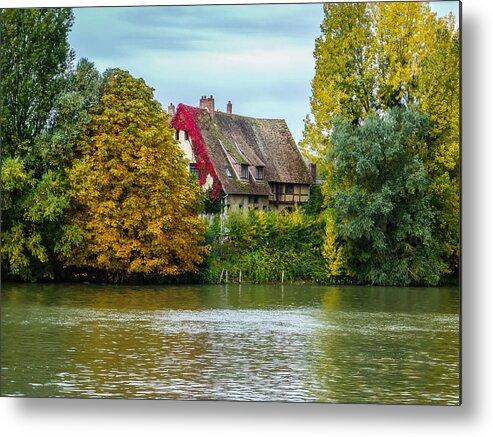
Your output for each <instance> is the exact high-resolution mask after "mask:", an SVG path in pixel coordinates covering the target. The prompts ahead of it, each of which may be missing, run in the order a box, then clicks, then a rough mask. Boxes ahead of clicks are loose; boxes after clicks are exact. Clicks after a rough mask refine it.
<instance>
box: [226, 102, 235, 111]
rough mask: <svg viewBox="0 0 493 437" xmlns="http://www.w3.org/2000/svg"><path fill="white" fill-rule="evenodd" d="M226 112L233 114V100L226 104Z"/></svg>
mask: <svg viewBox="0 0 493 437" xmlns="http://www.w3.org/2000/svg"><path fill="white" fill-rule="evenodd" d="M226 112H227V113H228V114H232V113H233V104H232V103H231V100H229V101H228V104H227V105H226Z"/></svg>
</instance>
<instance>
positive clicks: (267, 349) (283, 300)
mask: <svg viewBox="0 0 493 437" xmlns="http://www.w3.org/2000/svg"><path fill="white" fill-rule="evenodd" d="M1 302H2V307H1V369H2V371H1V386H0V390H1V394H2V395H3V396H28V397H78V398H99V397H105V398H145V399H220V400H242V401H247V400H254V401H293V402H331V403H367V402H370V403H380V404H382V403H383V404H388V403H398V404H449V405H457V404H458V403H459V370H460V366H459V290H458V288H449V287H443V288H385V287H349V286H344V287H334V286H332V287H322V286H310V285H303V286H296V285H289V286H288V285H286V286H278V285H238V284H228V285H221V286H219V285H211V286H205V285H193V286H123V285H118V286H116V285H115V286H112V285H81V284H2V296H1Z"/></svg>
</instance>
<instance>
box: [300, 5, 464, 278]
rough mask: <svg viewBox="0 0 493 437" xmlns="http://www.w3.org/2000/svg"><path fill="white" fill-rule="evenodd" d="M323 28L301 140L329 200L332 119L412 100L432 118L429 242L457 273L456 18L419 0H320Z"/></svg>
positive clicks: (425, 154) (353, 119) (445, 269)
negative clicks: (322, 176)
mask: <svg viewBox="0 0 493 437" xmlns="http://www.w3.org/2000/svg"><path fill="white" fill-rule="evenodd" d="M321 32H322V33H321V36H320V37H319V38H318V39H317V40H316V43H315V51H314V55H315V59H316V71H315V77H314V79H313V81H312V98H311V115H310V116H308V117H307V119H306V122H305V132H304V139H303V141H302V144H301V146H302V148H303V149H304V153H305V154H306V155H307V156H311V158H312V159H313V160H315V161H318V163H319V164H320V166H321V167H322V169H323V170H324V171H325V173H326V177H327V179H326V183H325V184H324V186H323V192H324V196H325V199H326V202H330V200H331V196H332V191H333V189H332V188H333V181H332V171H333V159H334V156H332V155H331V153H332V148H333V145H332V144H331V132H332V129H333V127H334V123H335V121H336V120H338V119H339V120H341V119H345V120H347V121H348V122H349V123H351V124H352V125H353V126H354V127H357V126H360V125H361V124H362V123H363V122H364V120H365V119H366V118H368V117H369V116H371V114H374V113H376V114H382V113H384V112H386V111H388V110H390V109H392V108H396V107H409V106H410V105H415V107H416V108H418V110H419V111H420V112H422V113H424V114H426V115H427V116H428V119H429V135H428V137H427V146H426V147H424V148H422V150H421V152H420V156H419V158H420V159H421V160H422V161H423V163H424V165H425V169H426V171H427V174H428V177H429V178H430V183H429V188H428V190H429V192H430V195H431V203H432V205H433V208H432V209H433V244H435V245H436V248H437V250H438V251H439V252H440V253H441V255H440V260H441V272H442V274H445V275H446V274H449V273H453V272H457V267H458V256H459V77H458V75H459V34H458V30H457V29H456V28H455V22H454V19H453V17H452V16H449V17H447V18H438V17H437V16H436V14H434V13H433V12H432V11H431V9H430V7H429V5H428V4H426V3H423V2H376V3H340V4H325V5H324V20H323V23H322V25H321ZM329 158H330V159H329ZM334 220H335V217H333V216H331V217H329V220H328V222H329V225H330V226H329V227H328V230H327V232H328V233H327V240H326V244H327V243H328V242H330V244H332V245H337V244H338V243H337V235H336V234H335V233H334V232H335V231H334V229H335V228H334V227H333V225H334V224H336V223H334ZM333 250H336V248H333ZM330 251H331V250H328V252H330Z"/></svg>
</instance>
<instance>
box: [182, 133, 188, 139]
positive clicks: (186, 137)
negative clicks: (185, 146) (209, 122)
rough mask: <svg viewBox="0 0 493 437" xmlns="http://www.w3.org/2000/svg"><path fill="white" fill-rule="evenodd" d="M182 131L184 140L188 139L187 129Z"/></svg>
mask: <svg viewBox="0 0 493 437" xmlns="http://www.w3.org/2000/svg"><path fill="white" fill-rule="evenodd" d="M183 133H184V134H185V141H188V132H187V131H183Z"/></svg>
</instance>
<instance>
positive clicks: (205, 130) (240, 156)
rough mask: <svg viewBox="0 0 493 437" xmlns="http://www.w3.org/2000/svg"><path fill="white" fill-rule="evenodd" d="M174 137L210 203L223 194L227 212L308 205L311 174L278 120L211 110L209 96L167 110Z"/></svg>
mask: <svg viewBox="0 0 493 437" xmlns="http://www.w3.org/2000/svg"><path fill="white" fill-rule="evenodd" d="M168 113H169V114H170V115H172V118H171V125H172V127H173V128H174V129H175V131H176V139H177V141H178V142H179V144H180V147H181V148H182V150H183V151H184V153H185V156H186V158H187V160H188V162H189V168H190V171H191V172H193V173H195V174H196V175H197V178H198V181H199V184H200V185H201V186H202V188H203V189H204V190H209V191H210V197H211V199H218V198H219V195H220V193H221V192H222V193H223V194H224V199H225V200H224V206H225V208H226V209H227V210H234V209H247V208H255V209H258V210H263V211H267V210H277V211H281V210H283V209H288V210H292V209H294V208H295V207H297V206H298V205H302V204H303V203H305V202H307V201H308V198H309V195H310V186H311V184H312V183H313V180H312V176H311V173H310V170H309V169H308V167H307V165H306V164H305V162H304V161H303V158H302V156H301V154H300V152H299V150H298V148H297V147H296V144H295V142H294V140H293V137H292V135H291V132H290V131H289V128H288V126H287V124H286V122H285V120H281V119H260V118H253V117H246V116H242V115H237V114H233V110H232V104H231V102H228V104H227V108H226V112H221V111H216V109H215V107H214V98H213V96H210V97H206V96H202V97H201V99H200V104H199V107H198V108H197V107H192V106H187V105H184V104H179V105H178V107H177V108H176V110H175V107H174V105H173V104H170V106H169V107H168Z"/></svg>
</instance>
